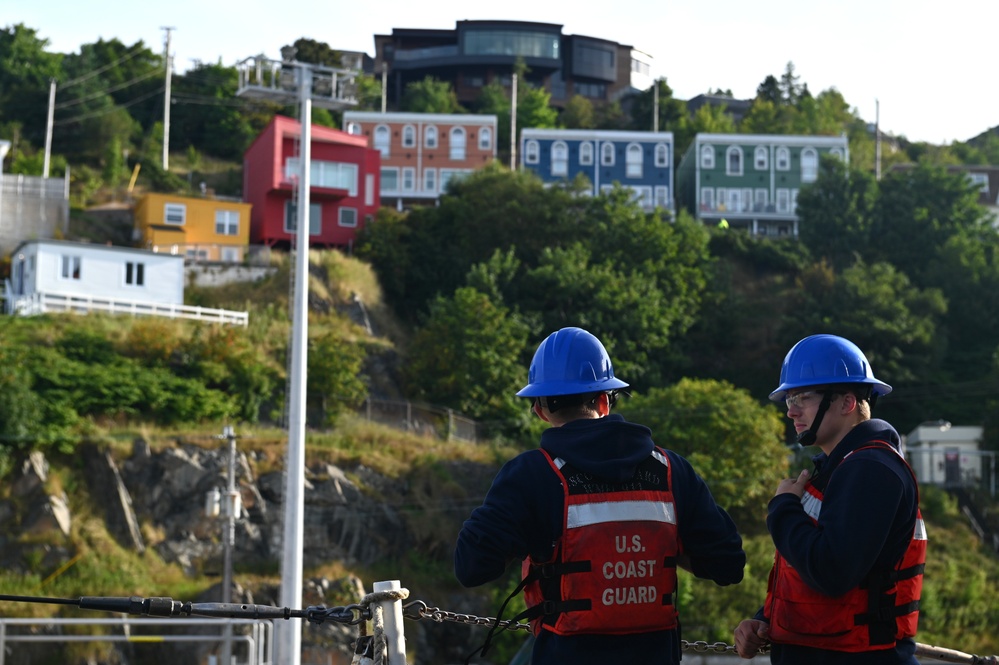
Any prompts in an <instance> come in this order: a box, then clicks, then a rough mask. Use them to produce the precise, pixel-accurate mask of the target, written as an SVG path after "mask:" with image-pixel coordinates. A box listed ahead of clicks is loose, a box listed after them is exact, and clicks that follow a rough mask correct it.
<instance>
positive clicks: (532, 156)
mask: <svg viewBox="0 0 999 665" xmlns="http://www.w3.org/2000/svg"><path fill="white" fill-rule="evenodd" d="M538 152H539V149H538V142H537V141H535V140H534V139H530V140H529V141H526V142H525V143H524V163H525V164H537V163H538Z"/></svg>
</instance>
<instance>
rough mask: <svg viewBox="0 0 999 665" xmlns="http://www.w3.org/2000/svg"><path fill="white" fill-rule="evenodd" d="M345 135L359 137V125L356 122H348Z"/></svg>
mask: <svg viewBox="0 0 999 665" xmlns="http://www.w3.org/2000/svg"><path fill="white" fill-rule="evenodd" d="M347 133H348V134H353V135H355V136H360V135H361V126H360V125H359V124H357V123H356V122H348V123H347Z"/></svg>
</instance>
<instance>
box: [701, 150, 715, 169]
mask: <svg viewBox="0 0 999 665" xmlns="http://www.w3.org/2000/svg"><path fill="white" fill-rule="evenodd" d="M714 167H715V148H714V146H710V145H706V146H702V147H701V168H702V169H713V168H714Z"/></svg>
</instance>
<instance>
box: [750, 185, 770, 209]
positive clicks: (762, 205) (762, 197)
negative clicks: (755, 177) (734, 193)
mask: <svg viewBox="0 0 999 665" xmlns="http://www.w3.org/2000/svg"><path fill="white" fill-rule="evenodd" d="M753 196H754V199H753V212H766V211H767V199H768V198H769V196H768V192H767V190H765V189H762V188H761V189H757V190H756V191H755V192H754V193H753Z"/></svg>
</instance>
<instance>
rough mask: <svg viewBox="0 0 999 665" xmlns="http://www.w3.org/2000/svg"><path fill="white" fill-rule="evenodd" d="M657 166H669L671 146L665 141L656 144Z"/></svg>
mask: <svg viewBox="0 0 999 665" xmlns="http://www.w3.org/2000/svg"><path fill="white" fill-rule="evenodd" d="M656 166H658V167H662V166H669V146H668V145H666V144H665V143H657V144H656Z"/></svg>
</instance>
